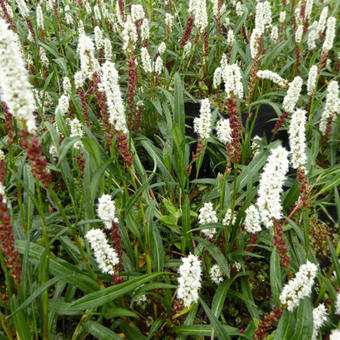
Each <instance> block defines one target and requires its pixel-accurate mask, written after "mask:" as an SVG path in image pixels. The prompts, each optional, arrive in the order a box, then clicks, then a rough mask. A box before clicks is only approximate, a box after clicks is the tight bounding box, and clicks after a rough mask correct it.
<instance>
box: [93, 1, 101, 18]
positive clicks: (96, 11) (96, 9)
mask: <svg viewBox="0 0 340 340" xmlns="http://www.w3.org/2000/svg"><path fill="white" fill-rule="evenodd" d="M93 13H94V18H95V19H96V20H97V21H99V22H100V21H101V19H102V15H101V14H100V9H99V6H98V4H95V5H94V6H93Z"/></svg>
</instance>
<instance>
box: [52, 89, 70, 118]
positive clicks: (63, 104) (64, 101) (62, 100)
mask: <svg viewBox="0 0 340 340" xmlns="http://www.w3.org/2000/svg"><path fill="white" fill-rule="evenodd" d="M69 108H70V97H69V96H68V95H67V94H65V93H64V94H62V95H61V96H60V97H59V100H58V105H57V107H56V109H55V113H57V112H59V113H60V114H61V115H65V114H66V113H67V112H68V110H69Z"/></svg>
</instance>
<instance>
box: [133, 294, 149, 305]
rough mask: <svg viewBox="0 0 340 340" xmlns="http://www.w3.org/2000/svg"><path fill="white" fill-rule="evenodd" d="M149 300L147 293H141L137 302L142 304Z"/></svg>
mask: <svg viewBox="0 0 340 340" xmlns="http://www.w3.org/2000/svg"><path fill="white" fill-rule="evenodd" d="M146 301H148V299H147V297H146V295H145V294H142V295H139V296H138V297H137V298H136V300H135V303H136V305H137V306H141V305H142V304H143V303H144V302H146Z"/></svg>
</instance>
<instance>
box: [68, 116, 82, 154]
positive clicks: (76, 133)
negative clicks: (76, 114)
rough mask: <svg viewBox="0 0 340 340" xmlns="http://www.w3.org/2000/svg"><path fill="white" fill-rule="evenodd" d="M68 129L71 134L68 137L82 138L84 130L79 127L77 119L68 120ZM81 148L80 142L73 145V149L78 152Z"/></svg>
mask: <svg viewBox="0 0 340 340" xmlns="http://www.w3.org/2000/svg"><path fill="white" fill-rule="evenodd" d="M69 123H70V128H71V134H70V137H83V136H84V130H83V126H82V125H81V123H80V121H79V120H78V119H77V118H74V119H72V120H70V122H69ZM82 147H83V143H82V142H81V141H77V142H75V143H74V148H75V149H77V150H79V149H81V148H82Z"/></svg>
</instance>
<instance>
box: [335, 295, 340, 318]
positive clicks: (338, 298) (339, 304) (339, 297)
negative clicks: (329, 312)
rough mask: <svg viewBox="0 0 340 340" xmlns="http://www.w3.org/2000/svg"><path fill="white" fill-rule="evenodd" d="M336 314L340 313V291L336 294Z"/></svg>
mask: <svg viewBox="0 0 340 340" xmlns="http://www.w3.org/2000/svg"><path fill="white" fill-rule="evenodd" d="M335 314H338V315H340V293H338V294H337V295H336V301H335Z"/></svg>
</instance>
